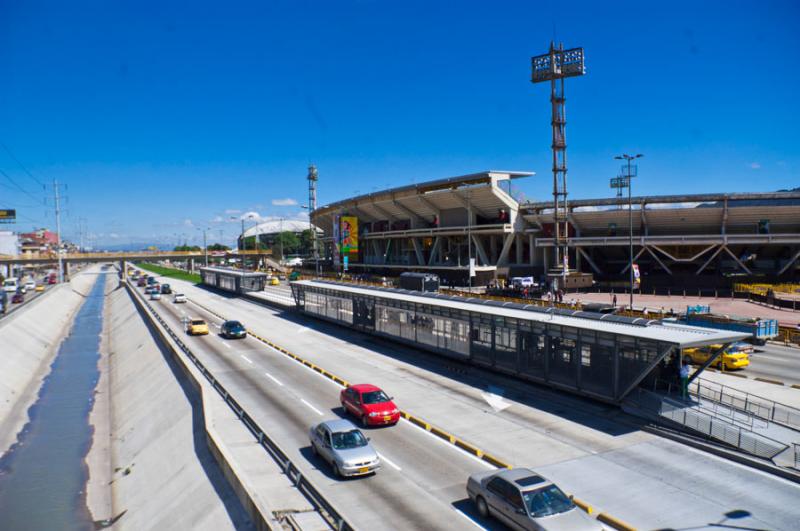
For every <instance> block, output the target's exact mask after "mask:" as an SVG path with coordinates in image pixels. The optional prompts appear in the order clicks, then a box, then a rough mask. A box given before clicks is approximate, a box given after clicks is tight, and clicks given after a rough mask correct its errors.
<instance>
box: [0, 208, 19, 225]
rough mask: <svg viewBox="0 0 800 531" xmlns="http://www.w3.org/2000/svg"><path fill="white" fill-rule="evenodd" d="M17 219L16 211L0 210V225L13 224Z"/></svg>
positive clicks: (11, 209) (9, 209) (10, 209)
mask: <svg viewBox="0 0 800 531" xmlns="http://www.w3.org/2000/svg"><path fill="white" fill-rule="evenodd" d="M16 219H17V211H16V210H15V209H13V208H4V209H0V223H14V221H16Z"/></svg>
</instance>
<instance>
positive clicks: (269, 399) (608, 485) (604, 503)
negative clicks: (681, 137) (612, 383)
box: [157, 280, 800, 529]
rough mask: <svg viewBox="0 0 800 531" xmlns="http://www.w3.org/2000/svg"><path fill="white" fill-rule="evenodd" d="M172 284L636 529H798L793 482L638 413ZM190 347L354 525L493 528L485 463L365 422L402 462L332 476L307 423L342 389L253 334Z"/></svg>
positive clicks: (176, 315)
mask: <svg viewBox="0 0 800 531" xmlns="http://www.w3.org/2000/svg"><path fill="white" fill-rule="evenodd" d="M171 283H173V284H174V286H173V287H174V288H176V289H178V291H182V292H184V293H186V294H187V296H188V297H189V299H190V301H195V302H198V303H200V304H202V305H203V306H205V307H207V308H212V309H213V310H214V311H215V312H217V313H220V314H222V315H225V316H226V317H227V318H230V319H238V320H240V321H242V322H243V323H244V324H245V326H247V327H248V329H249V330H252V331H254V332H255V333H257V334H259V335H261V336H262V337H267V338H269V339H270V340H272V341H273V342H275V343H277V344H280V345H282V346H283V347H285V348H287V349H289V350H290V351H292V352H293V353H295V354H297V355H300V356H302V357H304V358H306V359H308V360H309V361H311V362H313V363H316V364H318V365H320V366H322V367H324V368H326V369H327V370H329V371H331V372H333V373H335V374H337V375H339V376H340V377H343V378H345V379H347V380H349V381H351V382H370V383H376V384H378V385H381V386H382V387H383V388H384V389H385V390H387V392H389V394H390V395H394V396H395V398H396V400H395V401H396V403H397V404H398V406H399V407H400V408H402V409H405V410H408V411H411V412H412V413H413V414H415V415H417V416H419V417H422V418H425V419H426V420H428V421H430V422H432V423H433V424H435V425H437V426H440V427H442V428H444V429H446V430H447V431H449V432H451V433H453V434H455V435H457V436H459V437H461V438H463V439H465V440H467V441H469V442H471V443H472V444H475V445H476V446H478V447H480V448H482V449H484V450H485V451H488V452H490V453H492V454H493V455H496V456H497V457H499V458H501V459H504V460H505V461H507V462H510V463H512V464H513V465H514V466H529V467H531V468H534V469H535V470H537V471H539V472H541V473H543V474H545V475H546V476H548V477H550V478H551V479H553V480H555V481H556V482H557V483H558V484H559V485H561V486H562V488H564V490H566V491H567V492H570V493H574V494H575V495H576V496H577V497H579V498H582V499H584V500H587V501H588V502H590V503H592V504H593V505H595V507H596V509H598V510H603V511H607V512H609V513H610V514H612V515H613V516H615V517H618V518H621V519H622V520H626V521H628V522H630V523H631V524H633V525H635V526H637V527H640V528H668V527H670V528H685V527H707V526H714V525H715V524H717V523H719V522H721V521H724V520H725V519H726V516H725V514H726V513H730V511H733V510H738V511H744V513H740V514H745V517H744V518H741V519H739V520H736V522H735V524H736V525H738V526H748V527H751V528H769V529H794V528H796V522H797V521H798V520H800V508H798V507H797V504H796V500H798V499H800V486H799V485H796V484H794V483H790V482H788V481H786V480H783V479H780V478H777V477H775V476H772V475H769V474H766V473H763V472H760V471H756V470H753V469H750V468H747V467H743V466H741V465H738V464H734V463H732V462H730V461H727V460H724V459H721V458H718V457H716V456H713V455H709V454H706V453H704V452H701V451H698V450H695V449H692V448H689V447H686V446H684V445H681V444H679V443H676V442H672V441H669V440H665V439H661V438H660V437H657V436H654V435H651V434H648V433H645V432H642V431H640V430H639V429H638V426H637V422H638V421H637V420H636V419H634V418H633V417H628V416H627V415H625V414H624V413H622V412H621V411H620V410H619V409H618V408H616V407H613V406H606V405H603V404H598V403H595V402H591V401H588V400H583V399H579V398H576V397H572V396H570V395H565V394H562V393H557V392H554V391H551V390H548V389H545V388H540V387H537V386H534V385H530V384H525V383H522V382H518V381H515V380H512V379H509V378H506V377H503V376H499V375H495V374H492V373H489V372H486V371H482V370H478V369H474V368H466V369H465V368H464V367H463V366H458V365H456V364H454V363H452V362H449V361H447V360H446V359H444V358H439V357H437V356H432V355H428V354H425V353H422V352H419V351H416V350H414V349H410V348H406V347H403V346H399V345H397V344H394V343H390V342H386V341H383V340H380V339H376V338H374V337H369V336H365V335H362V334H358V333H355V332H352V331H350V330H349V329H347V328H344V327H340V326H336V325H332V324H328V323H324V322H321V321H318V320H316V319H312V318H307V317H304V316H300V315H297V314H295V313H294V312H281V311H279V310H275V309H271V308H267V307H264V306H261V305H258V304H253V303H252V302H248V301H246V300H243V299H240V298H236V297H227V296H225V295H223V294H219V293H215V292H210V291H207V290H205V289H203V288H201V287H197V286H193V285H191V284H189V283H183V282H176V281H174V280H172V281H171ZM178 286H180V287H178ZM281 295H282V294H281ZM170 301H171V299H164V300H162V301H161V302H159V303H157V304H158V307H159V308H160V309H162V310H163V313H164V314H165V315H166V316H169V318H170V319H172V322H173V323H174V324H175V325H176V326H178V324H179V319H180V316H181V313H182V312H185V313H187V314H189V315H191V316H195V315H199V316H203V317H204V318H207V319H208V320H209V321H210V322H213V323H216V324H219V320H218V319H217V318H216V317H214V316H212V315H210V314H208V313H206V312H204V310H202V308H201V307H199V306H197V305H195V304H194V303H192V302H190V303H189V304H187V305H186V306H181V307H180V308H175V305H174V304H172V303H171V302H170ZM190 345H197V348H199V349H200V350H202V352H203V359H204V362H208V363H209V364H211V365H210V366H211V368H212V370H214V371H215V372H216V371H220V372H221V374H222V375H223V376H222V377H224V378H228V379H229V380H230V381H229V382H228V381H226V382H225V385H226V386H229V385H233V386H235V388H236V389H237V391H236V392H237V394H238V393H240V392H241V393H244V394H245V396H246V399H247V400H248V401H249V402H248V403H246V407H247V408H248V410H251V411H253V410H257V411H259V414H260V415H264V417H263V419H262V418H259V419H258V420H259V422H260V423H261V422H262V421H263V422H264V423H263V424H262V425H264V426H274V429H275V434H274V436H275V437H280V438H281V439H280V440H281V441H283V444H285V445H287V446H288V448H286V449H287V450H292V449H294V453H293V454H292V456H293V458H294V457H296V458H297V459H298V460H299V462H300V463H301V464H302V463H303V462H305V465H304V466H307V467H309V469H310V470H312V471H313V473H314V474H316V476H314V477H315V480H317V483H320V482H321V484H320V487H321V488H323V492H324V493H325V494H326V496H328V495H329V496H331V500H332V501H333V502H334V503H336V505H337V507H342V509H343V512H345V514H347V515H348V516H349V515H350V514H351V513H352V514H354V515H356V518H357V519H358V520H357V522H358V526H359V527H362V526H366V527H364V528H376V527H377V528H400V527H405V528H411V527H413V528H419V527H425V528H436V529H439V528H441V529H444V528H453V527H462V526H463V527H467V528H469V527H474V526H475V525H479V526H481V527H489V526H496V525H497V524H495V523H494V522H486V521H481V520H479V519H478V518H477V517H476V515H475V514H474V509H473V508H472V506H471V504H470V503H469V502H467V501H466V500H465V493H464V484H465V482H466V478H467V476H468V475H469V473H471V472H473V471H475V470H481V469H485V465H484V464H483V463H481V462H478V461H476V460H475V459H474V458H472V457H471V456H469V455H467V454H465V453H463V452H461V451H460V450H457V449H455V448H454V447H452V446H450V445H448V444H446V443H444V442H443V441H441V440H439V439H436V438H433V437H432V436H431V435H430V434H428V433H426V432H424V431H422V430H420V429H418V428H416V427H413V426H410V425H407V423H405V422H401V424H400V425H398V426H397V427H394V428H388V429H377V430H369V435H370V436H371V437H372V438H373V441H374V442H375V444H376V446H377V449H378V451H379V452H381V453H382V454H383V455H384V456H385V457H386V458H388V459H389V460H390V461H391V462H392V463H395V464H396V465H397V467H398V468H400V470H397V469H396V468H394V467H392V466H391V465H384V469H383V470H381V471H380V472H379V473H378V475H376V476H375V477H372V478H365V479H362V480H350V481H344V482H339V481H336V480H334V479H333V478H332V477H331V476H330V473H329V471H328V469H327V467H326V466H325V465H323V464H322V463H319V462H316V461H314V460H313V458H311V457H310V456H309V454H308V440H307V429H308V426H309V425H310V424H311V423H312V422H314V421H315V420H319V419H322V418H331V417H332V416H336V415H339V414H340V413H341V412H340V411H339V410H338V399H337V397H338V391H339V388H338V386H336V385H334V384H333V383H332V382H330V381H329V380H327V379H323V378H322V377H321V376H320V375H318V374H317V373H316V372H314V371H312V370H310V369H308V368H307V367H304V366H303V365H301V364H298V363H297V362H295V361H293V360H291V359H289V358H288V357H286V356H285V355H283V354H280V353H278V352H276V351H273V350H272V349H269V348H267V347H265V346H262V345H263V344H261V343H260V342H257V341H255V340H253V338H248V339H246V340H244V341H241V342H235V341H234V342H231V341H225V340H222V339H219V338H217V337H215V336H207V337H202V338H190ZM267 373H268V374H269V375H268V374H267ZM275 380H278V382H280V384H279V383H277V382H276V381H275ZM239 390H240V391H239ZM240 400H241V399H240ZM303 400H305V401H306V402H307V403H308V404H306V403H305V402H303ZM492 404H494V405H492ZM312 406H313V408H312ZM317 411H319V412H321V413H322V415H319V414H318V413H317ZM271 435H272V433H271ZM385 480H390V481H385ZM385 483H386V484H385ZM384 498H386V499H384ZM365 499H366V500H369V501H368V502H366V503H365V501H364V500H365ZM388 500H391V501H388ZM466 517H471V518H472V519H473V522H474V523H473V522H470V521H469V520H468V519H467V518H466Z"/></svg>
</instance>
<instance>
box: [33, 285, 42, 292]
mask: <svg viewBox="0 0 800 531" xmlns="http://www.w3.org/2000/svg"><path fill="white" fill-rule="evenodd" d="M34 291H44V285H43V284H36V287H35V288H34Z"/></svg>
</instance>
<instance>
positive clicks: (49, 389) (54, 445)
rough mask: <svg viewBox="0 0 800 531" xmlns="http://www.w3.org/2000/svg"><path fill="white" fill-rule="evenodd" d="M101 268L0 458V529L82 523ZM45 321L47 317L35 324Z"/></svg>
mask: <svg viewBox="0 0 800 531" xmlns="http://www.w3.org/2000/svg"><path fill="white" fill-rule="evenodd" d="M104 285H105V275H98V277H97V281H96V282H95V284H94V286H93V288H92V290H91V292H90V293H89V296H88V297H87V299H86V301H84V304H83V306H82V307H81V309H80V310H79V311H78V314H77V316H76V318H75V322H74V323H73V325H72V330H71V331H70V334H69V336H68V337H67V338H66V339H65V340H64V341H63V342H62V343H61V346H60V348H59V351H58V354H57V356H56V358H55V360H54V361H53V365H52V372H51V373H50V375H49V376H48V377H47V378H46V379H45V381H44V384H43V385H42V388H41V391H40V395H39V399H38V401H37V402H36V404H35V405H34V406H33V407H32V408H31V411H30V413H31V420H30V422H29V423H28V424H27V425H26V426H25V429H24V430H23V433H22V435H21V437H20V439H21V440H20V442H19V443H17V444H16V445H15V446H14V448H12V450H11V451H10V452H9V453H7V454H6V455H5V456H4V457H3V459H2V460H0V529H2V530H3V531H22V530H26V531H27V530H38V529H59V530H90V529H92V528H93V524H92V521H91V517H90V515H89V511H88V509H87V507H86V500H85V495H84V492H85V488H86V481H87V478H88V473H87V470H86V467H85V464H84V461H83V459H84V457H85V456H86V453H87V452H88V450H89V445H90V443H91V428H90V427H89V412H90V411H91V408H92V402H93V394H94V389H95V387H96V385H97V380H98V378H99V372H98V370H97V361H98V359H99V355H100V354H99V349H100V333H101V331H102V328H103V288H104ZM42 326H47V323H42Z"/></svg>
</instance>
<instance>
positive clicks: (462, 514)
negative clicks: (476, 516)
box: [453, 509, 486, 529]
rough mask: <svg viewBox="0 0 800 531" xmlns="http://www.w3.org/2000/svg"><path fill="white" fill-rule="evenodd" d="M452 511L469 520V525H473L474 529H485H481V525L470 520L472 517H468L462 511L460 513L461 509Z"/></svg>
mask: <svg viewBox="0 0 800 531" xmlns="http://www.w3.org/2000/svg"><path fill="white" fill-rule="evenodd" d="M453 510H454V511H455V512H457V513H458V514H460V515H461V516H463V517H464V518H466V519H467V520H469V521H470V523H471V524H472V525H474V526H475V527H477V528H478V529H486V528H485V527H483V526H482V525H481V524H479V523H478V522H476V521H475V520H473V519H472V517H471V516H470V515H468V514H467V513H465V512H464V511H462V510H461V509H453Z"/></svg>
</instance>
